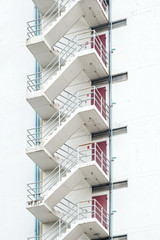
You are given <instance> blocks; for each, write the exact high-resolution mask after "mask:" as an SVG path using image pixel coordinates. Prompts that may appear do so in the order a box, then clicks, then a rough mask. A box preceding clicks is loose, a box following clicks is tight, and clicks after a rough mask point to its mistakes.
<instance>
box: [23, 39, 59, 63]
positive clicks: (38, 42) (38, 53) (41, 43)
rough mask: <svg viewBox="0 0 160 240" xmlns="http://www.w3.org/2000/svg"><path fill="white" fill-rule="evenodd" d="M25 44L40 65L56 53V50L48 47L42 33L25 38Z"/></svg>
mask: <svg viewBox="0 0 160 240" xmlns="http://www.w3.org/2000/svg"><path fill="white" fill-rule="evenodd" d="M26 46H27V48H28V49H29V50H30V52H31V53H32V55H33V56H34V57H35V58H36V59H37V61H38V62H39V63H40V65H41V66H42V67H46V66H47V65H48V64H49V63H50V62H51V61H52V59H53V58H55V57H56V56H57V55H58V51H57V50H55V49H53V48H52V47H50V46H49V44H48V43H47V41H46V39H44V37H43V36H42V35H40V36H36V37H34V38H29V39H27V42H26Z"/></svg>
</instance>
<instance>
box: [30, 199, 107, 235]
mask: <svg viewBox="0 0 160 240" xmlns="http://www.w3.org/2000/svg"><path fill="white" fill-rule="evenodd" d="M108 227H109V216H108V214H107V212H106V210H105V209H104V208H103V207H102V206H101V205H100V204H99V203H98V202H97V201H96V200H95V199H94V200H89V201H84V202H80V203H78V204H74V205H73V206H72V208H70V209H69V211H68V212H67V213H66V214H65V215H64V216H63V217H62V218H60V219H59V220H58V221H57V222H55V223H54V224H53V225H52V226H51V227H50V228H49V229H48V230H47V231H46V232H45V233H44V234H43V235H42V236H35V237H31V238H28V240H31V239H32V240H37V238H41V239H42V240H54V239H56V240H64V239H65V240H75V239H78V237H80V236H81V235H82V233H83V232H85V234H86V235H87V236H88V237H89V238H90V239H97V235H96V233H97V231H98V232H99V238H104V237H107V236H108Z"/></svg>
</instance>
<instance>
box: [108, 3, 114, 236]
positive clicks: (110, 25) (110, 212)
mask: <svg viewBox="0 0 160 240" xmlns="http://www.w3.org/2000/svg"><path fill="white" fill-rule="evenodd" d="M108 2H109V5H108V7H109V76H110V84H109V93H110V94H109V106H110V110H109V111H110V120H109V128H110V136H109V142H110V144H109V146H110V191H109V199H110V201H109V202H110V204H109V214H110V215H109V239H110V240H113V126H112V108H113V102H112V53H113V49H112V0H109V1H108Z"/></svg>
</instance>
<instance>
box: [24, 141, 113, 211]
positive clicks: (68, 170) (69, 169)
mask: <svg viewBox="0 0 160 240" xmlns="http://www.w3.org/2000/svg"><path fill="white" fill-rule="evenodd" d="M68 147H69V146H68ZM62 149H63V148H62ZM62 149H60V150H59V151H58V152H57V154H58V155H59V156H62V155H61V152H62ZM63 155H64V154H63ZM83 179H86V181H87V182H88V183H89V184H90V185H91V186H95V185H99V184H103V183H105V182H108V181H109V161H108V159H107V156H106V155H105V154H104V153H103V151H102V150H101V148H100V147H99V146H98V145H97V144H96V143H94V142H93V143H89V144H84V145H81V146H79V147H78V148H77V149H73V150H71V151H70V153H68V154H66V157H65V158H64V159H63V161H62V163H61V164H59V165H58V166H57V167H56V168H55V169H54V170H53V171H52V172H51V173H50V174H49V175H48V176H47V178H46V179H44V180H43V181H42V182H36V183H30V184H28V185H27V193H28V194H27V198H28V201H29V203H30V202H34V201H36V203H37V204H39V203H38V200H39V201H40V202H42V201H44V204H45V205H46V206H48V207H49V208H50V209H52V208H53V207H54V206H55V205H56V204H57V203H58V202H59V201H61V200H62V199H63V198H64V197H65V196H66V195H67V194H68V193H69V192H70V191H71V190H72V189H74V188H75V187H76V186H77V185H78V184H79V183H80V182H81V181H82V180H83Z"/></svg>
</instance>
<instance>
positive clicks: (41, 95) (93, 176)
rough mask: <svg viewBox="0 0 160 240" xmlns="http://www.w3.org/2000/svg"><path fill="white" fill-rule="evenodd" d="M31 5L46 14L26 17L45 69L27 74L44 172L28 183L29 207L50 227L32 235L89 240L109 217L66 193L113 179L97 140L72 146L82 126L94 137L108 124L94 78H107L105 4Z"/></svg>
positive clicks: (38, 0)
mask: <svg viewBox="0 0 160 240" xmlns="http://www.w3.org/2000/svg"><path fill="white" fill-rule="evenodd" d="M33 2H34V3H35V4H36V6H37V7H38V8H39V10H40V12H41V17H40V18H38V19H35V20H32V21H29V22H27V36H28V39H27V42H26V45H27V47H28V49H29V50H30V51H31V53H32V54H33V56H34V57H35V58H36V59H37V60H38V62H39V64H40V65H41V67H42V68H43V70H42V71H39V72H36V73H34V74H30V75H28V76H27V90H28V91H27V97H26V99H27V101H28V102H29V104H30V105H31V106H32V107H33V109H34V110H35V111H36V112H37V113H38V114H39V116H40V117H41V119H42V120H43V121H42V124H41V126H39V127H35V128H31V129H28V130H27V149H26V153H27V155H28V156H29V157H30V158H31V159H32V160H33V162H34V163H35V164H36V165H38V166H39V168H40V169H41V170H42V171H44V172H45V173H44V175H45V177H43V180H42V181H39V182H34V183H30V184H28V185H27V209H28V211H30V212H31V213H32V214H33V215H34V216H35V217H36V218H38V219H39V220H40V221H41V222H42V223H44V224H46V223H47V224H49V225H51V227H49V228H48V226H49V225H45V226H47V228H48V230H47V231H45V232H44V234H43V235H41V236H35V237H31V238H28V240H31V239H35V240H40V239H41V240H54V239H56V240H75V239H78V238H79V237H80V236H81V235H82V234H83V233H85V234H86V235H87V236H88V238H90V239H97V238H106V237H107V236H108V235H109V231H108V228H109V217H108V214H107V211H106V210H105V209H104V208H103V207H102V206H101V205H100V204H99V203H98V201H96V200H95V199H94V200H89V201H83V202H78V203H77V200H75V202H71V201H70V200H68V199H66V197H70V195H69V194H70V192H71V191H72V190H74V188H75V187H78V185H79V184H80V183H82V182H83V183H85V184H86V183H87V186H95V185H99V184H105V183H108V182H109V168H110V163H109V161H108V159H107V155H106V154H105V152H104V151H103V150H102V149H101V147H100V146H99V145H98V143H96V142H90V143H87V144H86V143H85V144H81V145H78V144H80V142H79V143H78V144H77V145H78V147H77V148H74V147H71V146H69V145H68V141H70V139H71V137H75V136H76V137H77V136H78V137H79V136H80V135H81V134H82V133H83V131H85V132H87V133H88V134H89V136H90V135H91V134H92V133H95V132H101V131H104V130H108V129H109V107H108V105H107V101H106V98H105V97H103V96H102V94H101V92H100V91H99V90H98V89H97V88H96V87H95V86H91V81H92V80H95V79H99V78H104V77H106V76H108V52H107V49H106V44H105V43H103V42H102V40H101V38H100V37H99V36H98V35H97V33H96V31H95V30H93V29H94V27H95V26H99V25H103V24H106V23H107V22H108V16H107V10H108V9H107V4H106V1H104V0H45V1H44V0H33ZM77 28H78V29H79V31H78V32H76V31H75V29H77ZM80 29H85V30H83V31H82V30H81V31H80ZM82 79H83V80H82ZM82 81H84V82H83V83H84V84H83V86H82ZM77 82H78V84H77ZM75 83H76V84H77V85H76V84H75ZM75 86H76V87H75ZM77 139H78V138H77ZM78 141H79V139H78ZM66 142H67V144H66ZM75 145H76V144H75ZM75 145H74V146H75ZM85 199H86V198H85ZM97 234H98V235H97Z"/></svg>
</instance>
